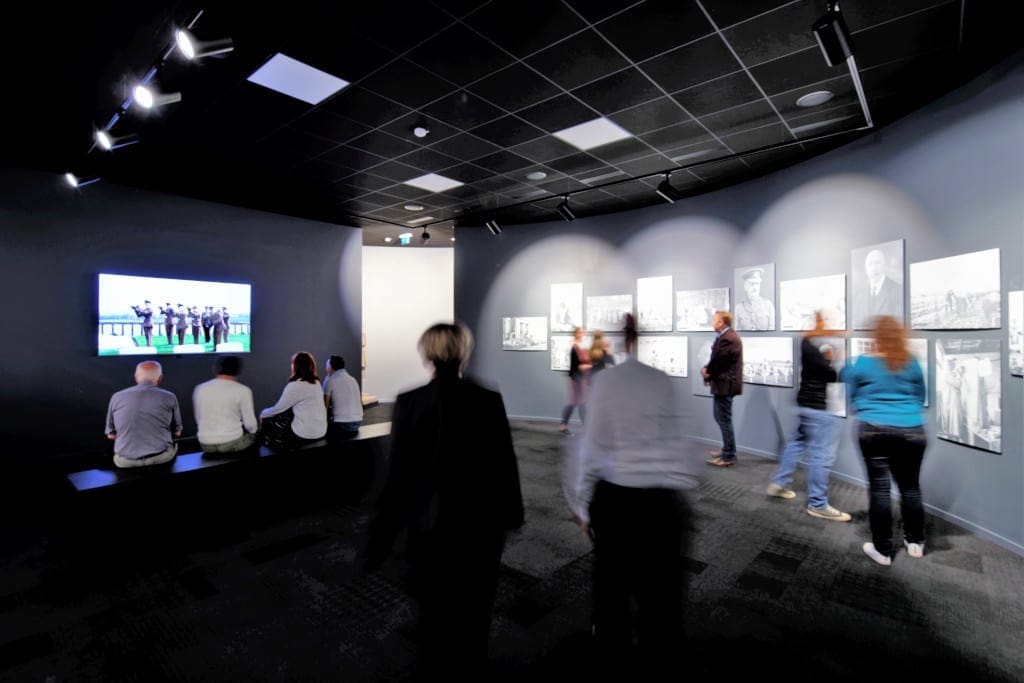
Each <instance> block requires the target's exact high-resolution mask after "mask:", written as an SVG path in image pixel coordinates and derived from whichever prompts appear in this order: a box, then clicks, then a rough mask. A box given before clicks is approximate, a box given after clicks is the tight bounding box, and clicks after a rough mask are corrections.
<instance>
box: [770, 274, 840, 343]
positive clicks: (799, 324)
mask: <svg viewBox="0 0 1024 683" xmlns="http://www.w3.org/2000/svg"><path fill="white" fill-rule="evenodd" d="M816 311H821V314H822V316H823V317H824V318H825V329H827V330H845V329H846V275H843V274H839V275H825V276H823V277H809V278H803V279H800V280H783V281H782V282H781V283H779V318H780V322H779V329H781V330H813V329H814V314H815V312H816Z"/></svg>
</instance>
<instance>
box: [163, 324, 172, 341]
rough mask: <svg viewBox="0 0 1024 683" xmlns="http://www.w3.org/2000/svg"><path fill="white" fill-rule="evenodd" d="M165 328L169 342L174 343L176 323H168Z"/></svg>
mask: <svg viewBox="0 0 1024 683" xmlns="http://www.w3.org/2000/svg"><path fill="white" fill-rule="evenodd" d="M164 330H165V331H166V332H167V343H168V344H173V343H174V324H173V323H171V324H170V325H166V324H165V325H164Z"/></svg>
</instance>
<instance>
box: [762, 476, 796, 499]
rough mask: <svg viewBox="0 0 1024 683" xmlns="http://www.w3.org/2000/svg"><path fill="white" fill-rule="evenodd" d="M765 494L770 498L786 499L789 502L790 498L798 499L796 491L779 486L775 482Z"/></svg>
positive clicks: (769, 485)
mask: <svg viewBox="0 0 1024 683" xmlns="http://www.w3.org/2000/svg"><path fill="white" fill-rule="evenodd" d="M765 493H766V494H767V495H769V496H774V497H775V498H785V499H787V500H789V499H790V498H796V491H794V490H793V489H787V488H786V487H784V486H779V485H778V484H776V483H775V482H774V481H773V482H772V483H770V484H768V488H767V489H765Z"/></svg>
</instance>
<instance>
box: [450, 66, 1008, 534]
mask: <svg viewBox="0 0 1024 683" xmlns="http://www.w3.org/2000/svg"><path fill="white" fill-rule="evenodd" d="M1022 93H1024V59H1022V58H1021V55H1017V56H1016V57H1015V58H1014V59H1012V60H1010V61H1008V62H1006V63H1004V64H1002V65H1000V66H999V67H996V68H995V69H993V70H992V71H990V72H989V73H987V74H985V75H984V76H982V77H980V78H978V79H976V80H975V81H973V82H971V83H969V84H968V85H966V86H964V87H963V88H961V89H960V90H958V91H956V92H954V93H951V94H950V95H948V96H946V97H944V98H943V99H941V100H939V101H937V102H935V103H933V104H931V105H929V106H928V107H926V108H924V109H922V110H920V111H918V112H916V113H914V114H913V115H911V116H909V117H907V118H905V119H903V120H901V121H899V122H897V123H894V124H892V125H890V126H889V127H887V128H885V129H884V130H882V131H879V132H877V133H875V134H873V135H870V136H867V137H865V138H863V139H861V140H858V141H856V142H854V143H851V144H850V145H847V146H845V147H843V148H841V149H838V150H834V151H832V152H830V153H828V154H825V155H823V156H821V157H818V158H815V159H813V160H810V161H808V162H805V163H803V164H800V165H798V166H794V167H792V168H789V169H786V170H784V171H781V172H778V173H775V174H772V175H770V176H766V177H763V178H760V179H757V180H755V181H751V182H749V183H745V184H742V185H738V186H735V187H732V188H727V189H724V190H721V191H718V192H715V193H711V194H707V195H702V196H699V197H693V198H691V199H686V200H683V201H681V202H678V203H676V204H673V205H663V206H657V207H652V208H649V209H645V210H641V211H635V212H630V213H623V214H618V215H611V216H601V217H595V218H589V219H580V220H576V221H575V222H572V223H564V222H557V223H546V224H539V225H526V226H513V227H508V228H506V229H505V230H504V232H502V233H501V234H500V235H499V236H498V237H492V236H491V235H489V234H488V233H487V232H486V231H484V230H463V231H460V233H459V244H458V247H457V249H456V254H455V292H456V301H455V312H456V316H457V317H458V318H460V319H461V320H463V321H465V322H466V323H467V324H469V325H470V326H471V327H472V328H473V330H474V331H475V333H476V335H477V347H476V351H475V353H474V359H473V365H472V368H471V371H472V372H475V373H477V374H478V375H479V376H481V377H482V378H483V379H485V380H487V381H491V382H493V383H494V384H496V385H497V386H498V387H499V388H500V389H501V391H502V393H503V395H504V397H505V402H506V406H507V408H508V411H509V414H510V415H514V416H523V417H541V418H549V419H555V418H557V416H558V415H559V413H560V410H561V407H562V405H563V403H564V401H565V399H566V396H567V386H566V384H567V382H566V376H565V373H564V372H559V371H557V370H552V369H551V367H552V354H551V351H550V349H551V347H552V345H555V346H556V347H558V348H559V349H560V348H562V346H563V345H564V343H565V336H566V335H565V334H563V333H561V332H557V331H554V332H552V330H551V327H552V326H553V325H556V326H557V319H556V318H557V315H556V314H558V313H559V309H560V307H559V306H558V302H557V301H556V302H555V310H554V311H552V305H553V304H552V296H553V294H554V296H555V298H556V299H559V298H560V297H562V295H563V294H564V293H565V292H568V293H569V296H570V298H572V299H574V300H575V299H577V298H579V297H582V299H583V302H584V304H583V306H582V310H578V311H576V314H577V315H582V316H586V315H587V314H590V315H591V316H592V317H596V318H597V319H602V316H603V315H604V314H606V313H607V312H608V309H612V308H614V306H615V304H616V301H615V300H614V299H598V300H596V301H595V300H593V298H594V297H605V296H611V295H620V296H621V295H632V296H633V297H634V300H633V301H634V302H637V299H636V298H635V297H637V296H638V295H640V296H644V297H645V298H647V299H648V301H649V300H650V299H649V297H648V292H649V291H657V290H658V288H659V287H661V291H662V292H663V293H662V297H664V296H665V294H664V293H665V292H670V294H669V295H668V297H669V298H668V304H667V306H668V308H667V313H666V315H667V316H668V317H669V318H670V319H669V320H668V325H669V329H671V330H672V331H671V332H669V331H665V332H650V333H648V334H647V335H646V336H647V337H648V338H649V339H651V340H652V341H650V342H647V344H649V346H648V349H649V351H648V352H650V350H653V351H654V352H655V353H659V352H660V353H661V354H662V356H661V357H662V358H663V359H664V357H665V355H666V354H668V353H673V352H675V353H678V352H679V350H680V348H681V346H682V345H683V344H685V345H686V360H687V363H686V364H687V365H688V368H687V375H688V376H687V377H677V378H676V379H675V380H674V381H675V384H676V387H677V389H678V393H679V397H680V401H681V403H682V405H683V407H684V409H685V411H686V413H687V415H688V420H689V422H690V424H689V431H690V433H692V434H693V435H694V436H696V437H698V438H702V439H707V440H708V441H709V442H714V441H715V440H716V439H717V438H718V430H717V428H716V426H715V424H714V421H713V419H712V416H711V403H710V401H709V400H708V399H707V398H705V397H703V396H700V395H698V394H699V393H701V388H700V385H699V382H698V381H696V380H695V379H694V377H695V375H698V374H699V373H697V372H696V371H695V367H696V366H697V365H698V362H699V361H698V360H697V354H698V353H699V352H700V350H701V346H702V345H704V344H706V342H708V341H709V340H710V339H711V337H712V336H713V333H711V332H701V331H691V330H692V328H693V327H695V326H699V322H694V321H693V319H692V316H688V315H687V314H686V312H687V302H692V301H695V300H698V299H700V297H701V296H702V295H697V294H684V295H682V296H681V297H677V294H676V293H677V292H680V291H693V290H705V289H721V288H725V287H728V288H729V289H730V302H731V303H733V305H734V306H735V303H736V302H737V301H738V299H737V295H741V296H740V298H742V292H743V291H744V283H746V282H747V280H744V279H743V277H742V276H743V274H745V273H746V272H747V271H748V270H749V269H750V267H752V266H768V265H773V266H774V271H775V273H774V274H775V283H776V284H772V285H769V279H768V276H769V275H770V269H768V268H765V269H764V270H761V271H759V272H758V275H759V276H761V278H762V282H761V285H762V288H763V290H764V295H765V296H766V297H767V296H773V297H774V301H775V304H776V313H777V315H776V319H775V321H774V324H773V325H772V326H771V327H769V328H768V329H766V330H762V331H746V332H741V334H742V335H743V336H744V339H745V342H746V348H747V355H748V358H747V360H748V361H750V360H751V358H750V356H753V355H755V354H757V353H764V354H767V356H766V358H765V360H766V361H773V360H774V361H778V362H776V363H771V362H766V363H765V364H763V366H761V367H757V368H755V367H751V368H750V369H749V370H750V375H749V379H750V380H751V381H755V382H759V384H746V385H745V387H744V394H743V396H742V397H740V398H739V399H737V401H736V403H735V408H734V411H735V412H734V421H735V426H736V429H737V439H738V442H739V444H740V446H741V448H742V449H743V450H746V451H747V452H754V453H759V454H763V455H769V456H774V455H775V454H776V453H778V452H779V450H780V448H781V446H782V444H783V442H784V438H785V435H786V434H787V433H788V432H789V430H790V429H791V428H792V426H793V425H794V422H795V416H794V401H795V395H796V389H795V388H788V387H785V386H769V385H770V384H783V385H784V384H786V383H787V380H788V379H789V378H787V369H786V367H785V359H784V358H778V356H785V354H786V353H787V349H788V352H790V353H792V354H797V351H798V342H797V340H798V338H799V335H800V333H799V332H798V331H791V330H793V329H794V327H793V325H799V322H800V321H799V318H798V317H797V318H794V317H793V315H794V312H795V311H798V309H797V308H795V307H794V306H792V305H791V304H792V302H793V301H798V302H806V301H813V302H816V303H820V302H824V301H829V302H831V303H832V304H833V305H835V306H836V307H838V309H839V310H838V312H837V315H838V316H840V317H841V319H842V320H844V321H845V324H846V328H847V330H846V332H845V334H846V336H847V338H848V340H847V341H846V346H847V348H848V350H849V351H850V352H853V353H856V352H857V351H858V350H860V348H861V347H860V342H858V341H857V339H856V338H860V337H864V336H866V334H865V333H864V332H863V331H857V330H855V329H853V328H854V313H855V312H857V311H862V310H863V309H862V308H861V305H862V303H863V301H864V299H862V298H861V296H862V294H860V293H858V292H860V291H861V290H859V289H858V288H859V287H860V286H861V285H862V283H863V282H864V280H865V279H866V277H865V271H864V270H863V268H864V263H865V261H866V259H867V255H868V253H869V252H871V251H872V249H870V248H867V247H869V246H871V245H880V244H883V243H895V244H885V246H883V247H882V248H881V251H882V252H883V256H885V258H884V259H883V261H884V263H885V269H886V270H887V273H888V274H889V275H890V277H891V279H895V280H899V279H900V278H902V281H903V283H904V285H905V287H904V291H903V294H902V301H903V305H904V309H905V321H906V323H907V324H908V325H911V323H912V321H913V324H914V326H915V327H920V328H929V329H914V330H912V332H911V336H912V337H914V338H916V339H920V340H923V341H921V342H919V344H921V345H923V346H924V347H925V348H926V349H927V356H926V357H927V359H928V382H929V408H928V422H929V426H928V430H929V436H930V440H929V448H928V451H927V453H926V456H925V464H924V467H923V472H922V478H923V490H924V494H925V502H926V504H928V505H929V506H930V507H931V509H932V511H933V512H934V513H936V514H940V515H942V516H944V517H946V518H948V519H951V520H953V521H955V522H958V523H959V524H962V525H964V526H966V527H968V528H971V529H973V530H975V531H976V532H978V533H980V534H982V535H984V536H986V537H988V538H991V539H992V540H994V541H996V542H997V543H1000V544H1001V545H1003V546H1005V547H1008V548H1011V549H1013V550H1015V551H1016V552H1018V553H1021V554H1024V496H1022V495H1021V494H1022V489H1024V466H1022V462H1021V459H1022V450H1024V431H1022V422H1024V420H1022V419H1021V418H1022V417H1024V402H1022V385H1024V379H1022V378H1021V377H1019V376H1014V375H1012V374H1011V370H1010V365H1009V363H1010V356H1011V349H1010V346H1011V339H1010V337H1009V330H1008V325H1009V323H1010V322H1011V318H1013V319H1014V320H1015V321H1017V322H1016V323H1015V324H1019V321H1020V314H1019V313H1014V314H1013V315H1012V316H1011V311H1010V309H1009V304H1008V300H1009V299H1010V297H1011V294H1010V293H1011V292H1012V291H1017V290H1021V289H1024V272H1022V271H1024V266H1022V263H1024V193H1022V192H1021V190H1022V188H1024V170H1022V169H1024V166H1022V161H1021V159H1024V135H1021V128H1020V121H1022V120H1024V95H1022ZM901 249H902V251H903V254H902V258H901V255H900V250H901ZM991 250H998V251H995V252H993V251H991ZM976 252H984V253H982V254H981V255H977V256H971V257H964V258H960V259H955V260H953V261H941V262H937V263H930V262H931V261H932V260H935V259H943V258H946V257H951V256H958V255H964V254H974V253H976ZM872 258H876V259H877V258H878V257H877V256H873V257H872ZM926 262H929V263H926ZM912 264H921V265H912ZM993 264H994V265H993ZM996 268H998V271H997V272H996ZM825 276H832V277H829V278H825ZM651 277H670V278H671V282H670V283H667V282H665V281H647V280H639V281H638V279H640V278H651ZM809 278H824V279H820V280H811V281H807V279H809ZM795 281H798V282H795ZM566 283H580V284H581V285H582V292H579V291H578V290H574V289H573V288H565V287H559V286H558V285H562V284H566ZM666 284H667V285H668V288H667V289H666V288H665V285H666ZM552 285H556V287H554V288H552ZM830 288H831V289H830ZM835 288H838V291H840V292H843V294H841V295H839V296H838V297H835V296H833V297H832V298H831V299H825V298H824V293H827V292H829V291H834V290H835ZM983 290H984V291H983ZM993 290H994V291H993ZM950 292H952V295H951V296H949V297H948V298H947V294H950ZM719 296H720V294H719ZM865 296H866V295H865ZM588 297H589V298H591V301H590V302H589V303H590V304H591V307H590V309H589V310H588V307H587V306H586V303H587V299H588ZM677 298H678V300H677ZM837 299H838V300H837ZM662 301H663V302H664V298H663V299H662ZM639 303H640V311H641V313H642V314H644V312H645V311H651V312H652V313H657V311H658V309H657V308H651V306H650V305H649V304H648V303H647V302H645V301H640V302H639ZM577 306H578V305H577ZM662 306H663V307H664V303H663V304H662ZM843 306H845V309H846V310H843V309H842V307H843ZM854 306H856V311H854V310H852V309H853V307H854ZM858 316H860V313H858ZM512 317H519V318H541V319H542V320H532V321H531V320H516V321H511V320H510V321H504V320H503V319H504V318H512ZM755 317H756V316H755ZM656 318H657V316H656V315H652V317H651V320H652V322H653V321H654V320H655V319H656ZM603 319H607V318H606V317H605V318H603ZM544 323H547V327H548V329H547V330H543V329H540V328H542V327H543V324H544ZM655 326H656V327H657V326H658V325H657V323H655ZM784 327H788V328H789V329H784ZM683 328H687V329H686V330H685V331H682V330H683ZM951 328H956V329H951ZM533 330H539V331H536V332H532V336H533V337H538V336H540V335H541V334H543V335H544V342H545V344H543V345H545V346H547V347H548V348H547V349H545V350H540V351H534V352H531V351H511V350H503V349H502V347H503V342H504V343H505V345H507V346H514V347H520V348H528V347H529V346H530V344H531V343H532V342H535V341H536V340H535V339H529V338H528V337H529V335H530V334H531V331H533ZM520 332H522V333H523V334H520ZM777 338H781V341H771V340H772V339H777ZM683 339H685V341H682V340H683ZM642 343H643V342H642ZM538 345H540V344H538ZM560 355H561V351H559V352H558V353H557V354H556V356H555V361H556V362H555V365H557V364H558V360H559V357H560ZM1017 357H1018V358H1019V356H1017ZM796 361H797V362H796V363H795V364H794V366H795V367H793V368H792V369H790V370H789V372H792V373H793V374H795V375H796V376H797V377H799V362H798V355H797V358H796ZM673 362H674V365H675V366H676V367H675V368H674V371H675V372H676V374H679V373H680V372H681V370H682V368H681V367H679V366H681V363H680V362H679V360H678V359H675V360H674V361H673ZM937 363H938V365H940V366H941V368H937ZM773 365H774V367H772V366H773ZM1018 372H1019V371H1018ZM954 378H955V380H956V381H955V384H957V385H958V386H956V387H953V388H949V387H951V382H952V381H953V379H954ZM939 382H942V386H943V387H944V388H938V387H937V386H936V384H937V383H939ZM957 390H959V391H960V392H961V394H956V393H954V392H955V391H957ZM968 399H971V400H970V401H968ZM972 401H973V402H972ZM938 404H942V405H941V406H940V405H938ZM839 405H841V406H842V405H844V402H843V401H842V399H840V401H839ZM955 406H960V407H959V408H956V407H955ZM854 422H855V421H854V419H852V418H851V419H848V424H846V425H845V428H844V430H843V437H842V441H841V444H840V450H839V457H838V460H837V462H836V465H835V468H834V469H835V472H836V473H837V475H838V476H841V477H843V478H846V479H848V480H851V481H855V482H857V483H861V484H863V482H864V471H863V464H862V463H861V460H860V455H859V451H858V450H857V447H856V444H855V441H854V440H853V439H852V438H851V437H852V427H853V426H854ZM940 437H942V438H940ZM960 442H963V443H960Z"/></svg>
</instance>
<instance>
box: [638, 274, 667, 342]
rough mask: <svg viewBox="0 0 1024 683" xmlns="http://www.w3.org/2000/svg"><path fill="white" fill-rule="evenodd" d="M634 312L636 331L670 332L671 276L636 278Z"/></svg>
mask: <svg viewBox="0 0 1024 683" xmlns="http://www.w3.org/2000/svg"><path fill="white" fill-rule="evenodd" d="M636 312H637V321H636V326H637V330H638V331H640V332H671V331H672V276H671V275H664V276H659V277H641V278H637V281H636Z"/></svg>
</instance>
